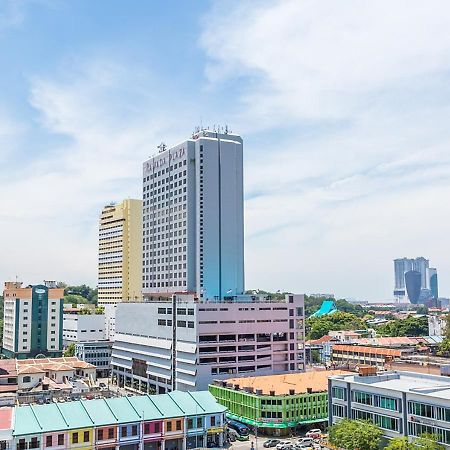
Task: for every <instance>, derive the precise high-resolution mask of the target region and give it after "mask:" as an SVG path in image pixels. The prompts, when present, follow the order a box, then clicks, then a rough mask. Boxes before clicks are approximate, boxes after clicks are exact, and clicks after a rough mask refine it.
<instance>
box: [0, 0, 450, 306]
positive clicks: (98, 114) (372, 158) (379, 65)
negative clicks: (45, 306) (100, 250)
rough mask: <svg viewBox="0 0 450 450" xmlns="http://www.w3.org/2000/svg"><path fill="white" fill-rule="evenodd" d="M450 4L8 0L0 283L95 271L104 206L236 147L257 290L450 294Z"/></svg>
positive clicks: (1, 7)
mask: <svg viewBox="0 0 450 450" xmlns="http://www.w3.org/2000/svg"><path fill="white" fill-rule="evenodd" d="M449 123H450V4H449V3H448V2H447V1H437V0H430V1H429V2H423V1H419V0H398V1H396V2H390V1H389V2H388V1H384V0H380V1H377V2H373V1H370V0H363V1H360V0H348V1H345V2H336V1H331V0H330V1H326V0H323V1H319V2H317V1H313V0H284V1H276V0H273V1H259V0H239V1H238V0H236V1H234V0H228V1H227V2H223V1H208V0H202V1H193V0H192V1H187V0H179V1H176V0H167V1H164V2H152V1H146V0H130V1H126V2H125V1H123V0H98V1H95V2H93V1H91V0H77V1H76V2H75V1H64V0H0V170H1V174H2V176H1V177H0V201H1V209H0V281H5V280H10V279H15V278H16V277H17V278H18V279H19V280H22V281H24V282H25V283H26V284H28V283H36V282H39V281H41V280H43V279H53V280H61V281H65V282H67V283H71V284H81V283H86V284H89V285H91V286H95V285H96V281H97V272H96V269H97V245H98V242H97V237H98V236H97V233H98V216H99V213H100V211H101V209H102V207H103V206H104V205H105V204H107V203H109V202H111V201H117V202H119V201H121V200H122V199H124V198H140V197H141V189H142V187H141V171H142V162H143V161H144V160H146V159H147V158H148V157H149V156H150V155H152V154H154V153H156V152H157V145H158V144H159V143H160V142H162V141H164V142H165V143H166V144H168V145H169V146H171V145H174V144H176V143H178V142H181V141H183V140H185V139H187V138H189V137H190V135H191V133H192V131H193V130H194V128H195V127H196V126H198V125H200V124H203V125H204V126H211V127H212V126H214V125H215V124H222V125H225V124H228V126H229V127H230V128H231V129H232V131H233V132H235V133H239V134H241V135H242V137H243V139H244V154H245V156H244V171H245V179H244V185H245V267H246V287H247V288H249V289H264V290H278V289H280V290H282V291H291V292H296V293H335V295H336V296H337V297H339V298H342V297H345V298H358V299H366V300H371V301H376V300H385V299H389V298H392V289H393V278H394V277H393V259H394V258H397V257H403V256H407V257H416V256H425V257H427V258H429V259H430V265H431V266H434V267H437V269H438V276H439V284H440V294H441V295H442V296H450V275H449V272H450V258H449V255H450V245H449V242H450V241H449V232H450V228H449V227H450V225H449V224H450V126H449Z"/></svg>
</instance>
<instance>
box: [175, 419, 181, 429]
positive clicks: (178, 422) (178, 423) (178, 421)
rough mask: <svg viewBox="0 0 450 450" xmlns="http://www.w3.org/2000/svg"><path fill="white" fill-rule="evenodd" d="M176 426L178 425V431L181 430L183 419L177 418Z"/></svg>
mask: <svg viewBox="0 0 450 450" xmlns="http://www.w3.org/2000/svg"><path fill="white" fill-rule="evenodd" d="M175 426H176V430H177V431H180V430H181V420H177V422H176V425H175Z"/></svg>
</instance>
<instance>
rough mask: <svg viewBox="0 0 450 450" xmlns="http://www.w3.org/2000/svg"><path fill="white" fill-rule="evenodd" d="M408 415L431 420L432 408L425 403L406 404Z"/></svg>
mask: <svg viewBox="0 0 450 450" xmlns="http://www.w3.org/2000/svg"><path fill="white" fill-rule="evenodd" d="M408 412H409V414H414V415H416V416H422V417H429V418H433V407H432V406H431V405H427V404H425V403H418V402H408Z"/></svg>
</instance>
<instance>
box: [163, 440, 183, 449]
mask: <svg viewBox="0 0 450 450" xmlns="http://www.w3.org/2000/svg"><path fill="white" fill-rule="evenodd" d="M183 440H184V439H183V438H178V439H167V440H166V441H165V450H183Z"/></svg>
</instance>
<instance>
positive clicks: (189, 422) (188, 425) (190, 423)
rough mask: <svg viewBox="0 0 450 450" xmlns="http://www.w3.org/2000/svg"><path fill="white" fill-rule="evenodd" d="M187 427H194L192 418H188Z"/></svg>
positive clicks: (189, 428)
mask: <svg viewBox="0 0 450 450" xmlns="http://www.w3.org/2000/svg"><path fill="white" fill-rule="evenodd" d="M187 427H188V430H192V428H194V420H193V419H188V421H187Z"/></svg>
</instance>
